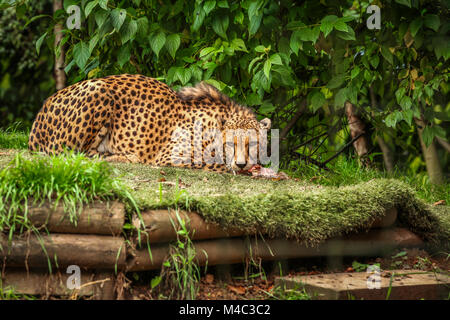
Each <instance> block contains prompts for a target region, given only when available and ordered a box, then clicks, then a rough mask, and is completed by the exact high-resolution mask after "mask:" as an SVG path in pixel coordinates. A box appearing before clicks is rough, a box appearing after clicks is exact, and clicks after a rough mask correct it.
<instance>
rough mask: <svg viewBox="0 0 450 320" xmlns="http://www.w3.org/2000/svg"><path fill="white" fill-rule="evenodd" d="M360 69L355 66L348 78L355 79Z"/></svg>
mask: <svg viewBox="0 0 450 320" xmlns="http://www.w3.org/2000/svg"><path fill="white" fill-rule="evenodd" d="M360 71H361V69H360V68H359V67H358V66H355V67H354V68H353V70H352V72H351V74H350V78H351V79H352V80H353V79H355V78H356V77H357V76H358V74H359V72H360Z"/></svg>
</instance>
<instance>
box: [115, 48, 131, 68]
mask: <svg viewBox="0 0 450 320" xmlns="http://www.w3.org/2000/svg"><path fill="white" fill-rule="evenodd" d="M130 57H131V52H130V46H129V45H125V46H122V47H121V48H120V49H119V52H118V54H117V62H118V63H119V66H120V67H121V68H122V67H123V66H124V65H125V63H127V62H129V61H130Z"/></svg>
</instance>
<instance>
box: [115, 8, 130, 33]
mask: <svg viewBox="0 0 450 320" xmlns="http://www.w3.org/2000/svg"><path fill="white" fill-rule="evenodd" d="M126 17H127V11H126V10H125V9H119V8H116V9H114V10H113V11H111V18H112V25H113V27H114V29H115V30H116V31H119V30H120V28H121V27H122V25H123V22H124V21H125V18H126Z"/></svg>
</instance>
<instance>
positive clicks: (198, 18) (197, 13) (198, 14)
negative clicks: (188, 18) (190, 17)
mask: <svg viewBox="0 0 450 320" xmlns="http://www.w3.org/2000/svg"><path fill="white" fill-rule="evenodd" d="M205 16H206V13H205V10H203V8H202V7H197V8H196V9H195V10H194V24H193V25H192V31H194V32H196V31H197V30H198V29H200V27H201V26H202V24H203V20H205Z"/></svg>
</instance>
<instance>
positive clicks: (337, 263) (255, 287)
mask: <svg viewBox="0 0 450 320" xmlns="http://www.w3.org/2000/svg"><path fill="white" fill-rule="evenodd" d="M355 262H356V263H355ZM377 263H378V264H379V265H380V267H381V269H382V270H390V269H403V270H409V269H420V270H423V271H438V272H446V273H449V272H450V255H449V254H448V253H438V254H433V255H430V254H429V253H427V252H426V251H424V250H421V249H401V250H396V251H394V252H393V253H392V254H390V255H389V256H386V257H378V258H373V257H372V258H361V257H348V258H345V259H343V260H341V259H326V258H313V259H296V260H286V261H281V262H268V263H263V264H261V265H260V266H250V267H248V266H247V267H246V266H245V265H243V264H240V265H232V266H214V267H209V268H208V269H207V270H206V272H205V270H204V269H202V270H201V271H202V275H203V276H202V277H201V281H200V285H199V290H198V294H197V297H196V299H197V300H246V299H249V300H264V299H290V298H291V299H292V298H293V299H295V297H289V296H286V295H285V294H282V293H280V291H279V290H277V288H274V285H273V284H274V279H275V277H277V276H280V275H287V276H291V275H292V276H294V275H308V274H309V275H312V274H325V273H335V272H358V271H364V270H365V267H366V266H365V265H372V264H377ZM157 275H158V274H157V273H154V272H153V273H135V274H131V275H130V274H127V278H129V279H132V280H131V281H130V282H129V283H128V286H127V288H126V290H125V292H124V295H123V298H124V299H132V300H134V299H139V300H142V299H145V300H147V299H166V298H167V297H168V293H167V291H166V292H165V293H164V292H160V291H159V292H158V290H157V288H158V287H156V288H155V289H153V290H151V289H150V284H149V283H150V281H151V279H152V278H153V277H155V276H157Z"/></svg>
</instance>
